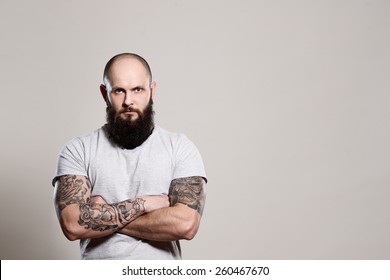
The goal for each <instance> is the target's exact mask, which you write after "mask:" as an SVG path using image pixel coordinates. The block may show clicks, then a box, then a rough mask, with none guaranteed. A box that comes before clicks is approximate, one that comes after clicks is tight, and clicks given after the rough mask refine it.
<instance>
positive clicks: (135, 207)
mask: <svg viewBox="0 0 390 280" xmlns="http://www.w3.org/2000/svg"><path fill="white" fill-rule="evenodd" d="M91 191H92V186H91V184H90V182H89V180H88V179H87V178H85V179H84V180H82V179H77V177H76V176H75V175H65V176H62V177H60V178H59V185H58V190H57V192H56V202H57V205H58V208H59V211H60V212H61V211H63V210H64V209H65V208H66V207H67V206H69V205H71V204H78V205H79V209H80V216H79V219H78V224H79V225H80V226H84V228H86V229H91V230H94V231H104V230H113V229H114V230H115V229H117V228H122V227H123V226H125V225H126V224H128V223H129V222H131V221H132V220H134V219H135V218H136V217H138V216H139V215H141V214H142V213H143V212H144V211H145V206H144V203H145V200H143V199H141V198H135V199H128V200H125V201H122V202H119V203H113V204H92V203H91V202H90V197H91Z"/></svg>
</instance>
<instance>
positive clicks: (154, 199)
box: [140, 195, 169, 212]
mask: <svg viewBox="0 0 390 280" xmlns="http://www.w3.org/2000/svg"><path fill="white" fill-rule="evenodd" d="M140 198H142V199H143V200H145V204H144V206H145V212H152V211H154V210H157V209H160V208H165V207H169V198H168V196H167V195H145V196H141V197H140Z"/></svg>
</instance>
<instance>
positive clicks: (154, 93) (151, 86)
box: [150, 82, 156, 100]
mask: <svg viewBox="0 0 390 280" xmlns="http://www.w3.org/2000/svg"><path fill="white" fill-rule="evenodd" d="M150 92H151V94H152V99H153V100H154V98H155V96H156V82H152V84H151V85H150Z"/></svg>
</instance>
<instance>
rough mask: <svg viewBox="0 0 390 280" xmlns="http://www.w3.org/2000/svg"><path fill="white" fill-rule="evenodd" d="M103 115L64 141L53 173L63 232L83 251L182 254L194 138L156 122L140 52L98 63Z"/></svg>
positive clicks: (191, 222) (196, 189)
mask: <svg viewBox="0 0 390 280" xmlns="http://www.w3.org/2000/svg"><path fill="white" fill-rule="evenodd" d="M100 92H101V94H102V96H103V99H104V101H105V102H106V104H107V109H106V111H107V112H106V113H107V123H106V124H105V125H104V126H102V127H101V128H99V129H97V130H96V131H94V132H92V133H90V134H88V135H85V136H82V137H77V138H75V139H73V140H71V141H70V142H68V143H67V144H66V145H65V146H64V147H63V149H62V150H61V152H60V155H59V159H58V164H57V170H56V174H55V177H54V179H53V185H54V186H55V189H54V194H55V195H54V197H55V208H56V212H57V216H58V219H59V223H60V225H61V228H62V231H63V233H64V235H65V236H66V237H67V238H68V239H69V240H80V251H81V258H82V259H181V249H180V243H179V240H181V239H186V240H191V239H192V238H193V237H194V236H195V234H196V233H197V230H198V227H199V223H200V219H201V215H202V212H203V208H204V203H205V190H204V188H205V184H206V181H207V179H206V174H205V170H204V166H203V161H202V158H201V156H200V154H199V151H198V150H197V148H196V147H195V145H194V144H193V143H192V142H191V141H190V140H189V139H188V138H187V137H186V136H184V135H183V134H178V133H172V132H168V131H166V130H165V129H163V128H161V127H159V126H157V125H155V123H154V110H153V99H154V97H155V95H156V83H155V82H154V81H153V80H152V73H151V70H150V67H149V64H148V63H147V61H146V60H145V59H143V58H142V57H141V56H139V55H137V54H133V53H123V54H119V55H116V56H114V57H113V58H111V59H110V60H109V61H108V62H107V64H106V67H105V69H104V74H103V84H102V85H100Z"/></svg>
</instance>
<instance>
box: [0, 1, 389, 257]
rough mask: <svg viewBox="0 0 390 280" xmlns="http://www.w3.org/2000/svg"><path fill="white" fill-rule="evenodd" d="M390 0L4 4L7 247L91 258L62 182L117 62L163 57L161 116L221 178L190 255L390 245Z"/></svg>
mask: <svg viewBox="0 0 390 280" xmlns="http://www.w3.org/2000/svg"><path fill="white" fill-rule="evenodd" d="M389 15H390V1H386V0H384V1H379V0H373V1H362V0H349V1H340V0H337V1H336V0H334V1H311V0H307V1H304V0H301V1H271V0H268V1H266V0H257V1H223V0H220V1H216V0H213V1H179V0H176V1H175V0H168V1H157V0H155V1H128V0H126V1H125V0H122V1H106V0H104V1H103V0H99V1H96V0H90V1H76V0H71V1H49V0H47V1H44V0H35V1H14V0H1V1H0V34H1V39H0V59H1V62H0V77H1V110H0V114H1V130H2V132H1V145H0V149H1V150H0V151H1V158H0V164H1V168H0V172H1V173H0V174H1V194H0V195H1V197H0V199H1V203H0V218H1V226H0V232H1V240H0V257H1V259H77V258H79V252H78V243H77V242H73V243H72V242H70V241H67V240H66V239H65V237H64V236H63V235H62V233H61V231H60V228H59V225H58V223H57V220H56V217H55V213H54V208H53V202H52V192H53V189H52V187H51V185H50V182H51V179H52V175H53V173H54V170H55V165H56V161H57V154H58V152H59V150H60V148H61V146H62V145H63V144H64V143H65V142H66V141H68V140H69V139H71V138H73V137H75V136H79V135H81V134H85V133H88V132H90V131H92V130H94V129H96V128H98V127H99V126H101V125H102V124H103V123H104V121H105V105H104V102H103V100H102V99H101V97H100V94H99V90H98V87H99V84H100V82H101V75H102V71H103V67H104V65H105V63H106V61H107V60H108V59H109V58H110V57H111V56H113V55H114V54H117V53H119V52H125V51H131V52H136V53H139V54H141V55H142V56H144V57H145V58H146V59H147V60H148V61H149V62H150V64H151V66H152V70H153V72H154V77H155V80H156V81H157V84H158V92H157V93H158V96H157V99H156V112H157V115H156V118H157V121H158V124H159V125H161V126H163V127H165V128H167V129H169V130H172V131H179V132H184V133H186V134H187V135H188V136H189V137H190V138H191V139H192V140H193V141H194V142H195V143H196V145H197V146H198V148H199V149H200V151H201V153H202V155H203V157H204V162H205V165H206V168H207V173H208V177H209V181H210V183H209V185H208V199H207V205H206V209H205V214H204V219H203V223H202V225H201V228H200V231H199V234H198V235H197V237H196V238H195V239H194V240H192V241H191V242H183V247H184V248H183V251H184V258H185V259H389V258H390V240H389V238H390V219H389V213H390V203H389V197H390V189H389V182H390V174H389V167H390V149H389V143H390V133H389V125H390V110H389V104H390V95H389V93H390V83H389V80H390V79H389V78H390V30H389V28H390V16H389Z"/></svg>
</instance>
